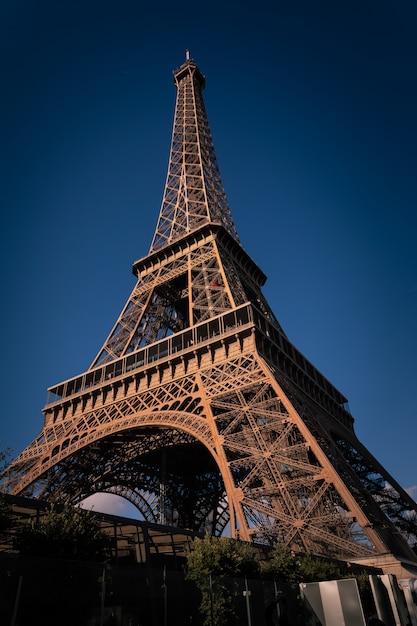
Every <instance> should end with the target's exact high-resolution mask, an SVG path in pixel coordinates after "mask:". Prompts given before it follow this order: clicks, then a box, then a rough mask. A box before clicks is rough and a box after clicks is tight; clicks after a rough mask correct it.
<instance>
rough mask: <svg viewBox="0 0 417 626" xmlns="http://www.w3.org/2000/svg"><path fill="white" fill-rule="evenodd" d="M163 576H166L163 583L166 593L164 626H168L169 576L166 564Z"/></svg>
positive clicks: (164, 592)
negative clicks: (167, 579)
mask: <svg viewBox="0 0 417 626" xmlns="http://www.w3.org/2000/svg"><path fill="white" fill-rule="evenodd" d="M163 576H164V582H163V584H162V590H163V594H164V626H167V624H168V598H167V582H166V576H167V568H166V565H164V574H163Z"/></svg>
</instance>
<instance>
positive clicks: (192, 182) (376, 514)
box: [3, 53, 417, 567]
mask: <svg viewBox="0 0 417 626" xmlns="http://www.w3.org/2000/svg"><path fill="white" fill-rule="evenodd" d="M174 82H175V85H176V88H177V97H176V107H175V117H174V125H173V133H172V144H171V152H170V160H169V166H168V174H167V178H166V184H165V190H164V195H163V201H162V206H161V210H160V213H159V218H158V221H157V226H156V231H155V235H154V237H153V240H152V244H151V247H150V250H149V253H148V254H147V255H146V256H144V257H143V258H141V259H139V260H138V261H136V262H135V263H134V264H133V270H132V271H133V274H134V276H135V277H136V279H137V282H136V285H135V287H134V288H133V291H132V293H131V295H130V296H129V298H128V300H127V303H126V305H125V307H124V309H123V310H122V312H121V314H120V316H119V318H118V320H117V322H116V324H115V325H114V327H113V329H112V330H111V332H110V334H109V336H108V338H107V339H106V341H105V343H104V345H103V347H102V348H101V350H100V351H99V353H98V355H97V356H96V357H95V359H94V360H93V362H92V364H91V366H90V367H89V369H88V370H87V371H86V372H84V373H82V374H80V375H78V376H75V377H74V378H71V379H69V380H65V381H64V382H61V383H59V384H56V385H54V386H52V387H50V388H49V390H48V392H49V395H48V400H47V404H46V406H45V407H44V409H43V414H44V425H43V428H42V430H41V432H40V434H39V435H38V436H37V437H36V439H35V440H34V441H33V442H32V443H31V444H30V445H29V446H28V447H27V448H26V449H25V450H24V451H23V452H22V453H21V454H20V455H19V456H18V457H17V458H16V459H15V460H14V461H13V463H12V464H11V466H10V467H9V468H8V474H7V476H5V477H4V478H3V481H4V482H5V483H6V484H7V488H8V490H9V492H10V493H11V494H16V495H25V496H29V497H35V498H41V499H44V500H47V501H50V502H62V501H68V500H69V501H71V502H73V503H79V502H81V501H82V500H83V499H85V498H87V497H88V496H91V495H92V494H95V493H98V492H108V493H114V494H118V495H119V496H122V497H124V498H126V499H127V500H129V501H130V502H131V503H133V504H134V505H135V506H136V507H137V509H138V511H139V512H140V514H141V516H142V517H143V518H144V519H145V520H147V521H151V522H159V523H163V524H169V525H172V526H177V527H182V528H188V529H192V530H195V531H201V532H210V533H212V534H213V535H216V536H219V535H221V534H223V533H228V534H230V536H232V537H236V538H237V537H239V538H241V539H242V540H246V541H253V542H257V543H261V544H271V543H273V542H275V541H280V542H283V543H285V544H287V545H288V546H290V547H291V548H292V549H294V550H298V551H302V552H308V553H314V554H318V555H324V556H327V557H333V558H338V559H347V560H354V559H357V560H362V561H365V562H369V563H376V562H378V559H379V560H381V559H384V558H386V557H387V555H388V556H389V557H390V558H391V557H392V559H393V560H394V561H396V562H398V561H400V562H403V563H404V562H405V563H408V564H409V565H410V566H414V567H417V555H416V552H415V551H414V550H413V549H412V546H413V545H415V544H416V542H417V536H416V535H417V530H416V519H417V505H416V503H415V502H414V501H413V500H412V499H411V498H410V496H409V495H408V494H407V493H406V492H405V491H404V489H402V488H401V486H400V485H399V484H398V483H397V482H396V481H395V480H394V479H393V478H392V477H391V476H390V475H389V474H388V473H387V471H386V470H385V469H384V468H383V467H382V466H381V464H380V463H378V461H377V460H376V459H375V458H374V457H373V456H372V455H371V454H370V452H369V451H368V450H367V449H366V447H365V446H364V445H362V444H361V443H360V441H359V440H358V438H357V437H356V435H355V432H354V427H353V418H352V416H351V414H350V413H349V411H348V409H347V400H346V398H345V397H344V396H343V395H342V393H340V391H338V390H337V389H336V388H335V387H334V386H333V385H332V384H331V383H330V382H329V381H328V380H327V379H326V378H325V377H324V376H323V375H322V374H321V373H320V372H319V371H318V370H317V369H316V368H315V367H314V366H313V365H312V364H311V363H310V362H309V361H308V360H307V359H306V358H305V357H304V356H303V355H302V354H301V353H300V352H299V350H297V348H296V347H295V346H294V345H293V344H292V343H291V342H290V340H289V339H288V337H287V336H286V334H285V332H284V331H283V329H282V328H281V326H280V324H279V322H278V321H277V319H276V318H275V316H274V313H273V312H272V310H271V308H270V306H269V305H268V303H267V301H266V300H265V298H264V296H263V294H262V286H263V285H264V283H265V280H266V276H265V274H264V273H263V272H262V270H261V269H260V268H259V267H258V266H257V265H256V263H255V262H254V261H253V260H252V259H251V257H250V256H249V255H248V254H247V253H246V252H245V250H244V248H243V247H242V245H241V243H240V240H239V236H238V233H237V231H236V227H235V224H234V221H233V218H232V214H231V211H230V209H229V206H228V202H227V198H226V194H225V191H224V188H223V184H222V181H221V177H220V173H219V168H218V164H217V160H216V155H215V151H214V145H213V139H212V135H211V132H210V128H209V124H208V119H207V114H206V110H205V106H204V101H203V96H202V93H203V89H204V86H205V78H204V76H203V74H202V73H201V71H200V70H199V68H198V67H197V65H196V63H195V62H194V60H192V59H191V58H190V56H189V53H187V56H186V60H185V63H184V64H183V65H181V67H180V68H179V69H177V70H176V71H175V72H174Z"/></svg>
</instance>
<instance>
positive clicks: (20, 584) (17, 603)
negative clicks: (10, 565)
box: [10, 576, 23, 626]
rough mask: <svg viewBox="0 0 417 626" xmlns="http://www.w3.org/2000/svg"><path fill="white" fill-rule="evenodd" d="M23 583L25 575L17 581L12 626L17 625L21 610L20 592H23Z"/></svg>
mask: <svg viewBox="0 0 417 626" xmlns="http://www.w3.org/2000/svg"><path fill="white" fill-rule="evenodd" d="M22 584H23V576H19V581H18V583H17V590H16V598H15V601H14V607H13V616H12V621H11V622H10V626H15V624H16V618H17V612H18V610H19V603H20V594H21V592H22Z"/></svg>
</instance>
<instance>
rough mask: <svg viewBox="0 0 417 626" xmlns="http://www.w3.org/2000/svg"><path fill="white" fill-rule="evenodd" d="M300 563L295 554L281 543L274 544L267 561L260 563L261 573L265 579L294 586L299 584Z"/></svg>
mask: <svg viewBox="0 0 417 626" xmlns="http://www.w3.org/2000/svg"><path fill="white" fill-rule="evenodd" d="M299 572H300V561H299V559H298V558H297V556H296V554H295V553H294V552H293V551H292V550H291V549H290V548H288V546H286V545H285V544H283V543H276V544H275V546H274V548H273V550H272V553H271V558H270V560H269V561H265V562H262V563H261V573H262V575H263V576H264V577H265V578H273V579H275V580H276V581H278V582H285V583H289V584H294V583H297V582H300V575H299Z"/></svg>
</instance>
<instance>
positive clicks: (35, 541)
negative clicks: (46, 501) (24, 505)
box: [14, 504, 110, 561]
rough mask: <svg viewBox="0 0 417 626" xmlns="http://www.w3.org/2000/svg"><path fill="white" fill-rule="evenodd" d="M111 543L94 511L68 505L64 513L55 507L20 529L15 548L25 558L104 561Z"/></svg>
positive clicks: (63, 510)
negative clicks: (39, 518)
mask: <svg viewBox="0 0 417 626" xmlns="http://www.w3.org/2000/svg"><path fill="white" fill-rule="evenodd" d="M109 541H110V540H109V538H108V536H107V535H106V534H105V533H104V532H103V531H102V530H101V527H100V522H99V520H98V518H97V517H96V516H95V515H94V514H93V512H92V511H86V510H84V509H81V508H78V507H73V506H72V505H70V504H66V505H65V506H64V508H63V509H62V510H60V511H58V510H57V509H56V508H55V507H54V506H51V508H50V509H49V510H48V511H47V512H46V514H45V515H44V517H43V518H42V519H41V520H40V521H36V520H32V521H31V522H29V523H27V524H23V525H22V526H21V527H20V528H18V529H17V533H16V538H15V541H14V547H15V548H16V549H17V550H18V551H19V552H20V553H21V554H23V555H25V556H42V557H52V558H61V559H71V560H83V561H102V560H103V559H104V558H105V557H106V555H107V552H108V549H109V547H110V543H109Z"/></svg>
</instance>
